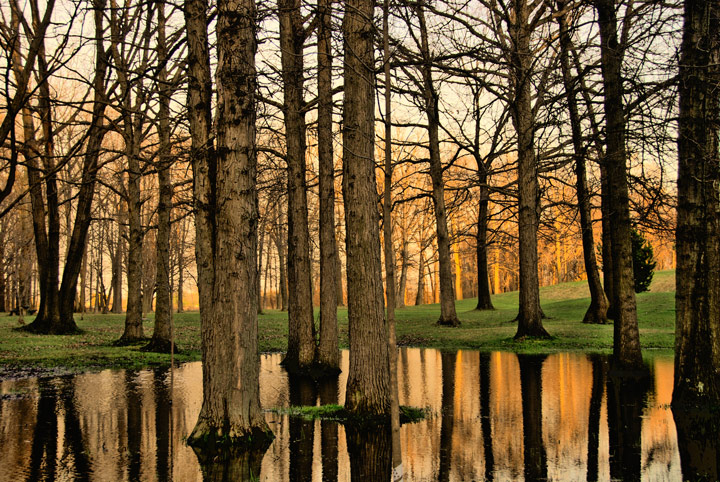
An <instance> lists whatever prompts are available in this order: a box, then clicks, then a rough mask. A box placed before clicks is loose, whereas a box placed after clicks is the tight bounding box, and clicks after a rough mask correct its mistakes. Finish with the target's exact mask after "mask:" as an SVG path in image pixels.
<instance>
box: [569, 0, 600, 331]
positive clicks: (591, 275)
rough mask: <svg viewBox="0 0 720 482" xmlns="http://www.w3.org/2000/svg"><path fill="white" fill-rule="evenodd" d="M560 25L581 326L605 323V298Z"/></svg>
mask: <svg viewBox="0 0 720 482" xmlns="http://www.w3.org/2000/svg"><path fill="white" fill-rule="evenodd" d="M564 9H565V1H564V0H558V11H561V12H563V11H564ZM557 21H558V24H559V26H560V66H561V68H562V75H563V84H564V86H565V95H566V97H567V102H568V113H569V115H570V128H571V130H572V141H573V149H574V153H575V177H576V181H575V183H576V191H577V199H578V211H579V212H580V230H581V232H582V243H583V259H584V261H585V273H586V274H587V281H588V287H589V289H590V306H589V307H588V309H587V311H586V312H585V316H584V317H583V322H584V323H606V322H607V309H608V302H607V298H605V292H604V291H603V287H602V284H601V283H600V274H599V273H598V267H597V260H596V259H595V239H594V237H593V227H592V213H591V211H590V195H589V194H588V189H587V174H586V172H585V153H586V151H587V150H586V149H585V146H584V145H583V140H582V130H581V125H580V123H581V120H580V114H579V111H578V105H577V98H576V97H575V80H574V79H573V77H572V72H571V70H570V54H569V52H570V49H571V44H572V39H571V37H570V32H569V30H568V28H569V27H568V24H567V14H566V13H563V15H561V16H559V17H558V19H557Z"/></svg>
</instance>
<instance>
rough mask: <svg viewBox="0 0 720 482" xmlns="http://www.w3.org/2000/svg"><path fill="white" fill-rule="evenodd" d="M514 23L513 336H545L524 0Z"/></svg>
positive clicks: (519, 1)
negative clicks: (516, 272)
mask: <svg viewBox="0 0 720 482" xmlns="http://www.w3.org/2000/svg"><path fill="white" fill-rule="evenodd" d="M513 4H514V10H515V24H514V26H513V27H512V28H511V36H512V38H513V44H514V50H513V51H512V56H511V57H512V70H513V78H514V91H515V92H514V93H515V99H514V101H513V102H512V105H511V110H512V117H513V122H514V124H515V130H516V131H517V138H518V238H519V247H520V249H519V251H520V253H519V258H520V293H519V296H520V310H519V313H518V329H517V333H516V334H515V338H523V337H526V336H530V337H547V336H549V334H548V332H547V331H545V328H544V327H543V324H542V310H541V309H540V282H539V279H538V254H537V231H538V228H539V213H540V193H539V188H538V172H537V158H536V157H535V139H534V134H533V132H534V129H535V116H534V113H533V112H534V111H533V106H532V92H531V76H532V62H533V56H532V53H531V51H530V33H531V28H530V25H529V23H528V22H529V18H528V16H529V6H528V4H527V1H526V0H514V2H513Z"/></svg>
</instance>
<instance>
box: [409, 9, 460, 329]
mask: <svg viewBox="0 0 720 482" xmlns="http://www.w3.org/2000/svg"><path fill="white" fill-rule="evenodd" d="M416 10H417V16H418V20H419V22H420V35H421V45H422V47H421V48H422V57H423V65H422V76H423V95H424V96H425V113H426V115H427V118H428V140H429V148H430V177H431V178H432V198H433V204H434V206H435V221H436V223H437V244H438V258H439V263H440V319H438V321H437V323H438V325H446V326H460V320H459V319H458V317H457V313H456V312H455V291H454V289H453V284H454V279H453V275H452V259H451V255H450V235H449V232H448V226H447V211H446V209H445V186H444V182H443V168H442V160H441V158H440V139H439V126H440V114H439V107H438V102H439V95H438V93H437V91H436V90H435V85H434V83H433V76H432V59H431V57H430V47H429V45H428V33H427V27H426V25H425V13H424V11H423V8H422V4H419V5H418V6H417V7H416Z"/></svg>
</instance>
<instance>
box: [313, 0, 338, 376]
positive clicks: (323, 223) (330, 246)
mask: <svg viewBox="0 0 720 482" xmlns="http://www.w3.org/2000/svg"><path fill="white" fill-rule="evenodd" d="M318 18H319V21H318V26H317V29H318V164H319V169H320V179H319V182H320V186H319V190H320V227H319V229H320V341H319V343H318V363H319V364H320V365H321V366H324V367H327V368H328V369H330V370H333V371H338V370H340V350H339V349H338V326H337V306H338V289H337V282H338V281H339V280H338V278H337V265H338V263H339V262H340V260H339V258H338V252H337V244H336V242H335V164H334V158H333V146H332V143H333V139H332V113H333V105H332V51H331V46H330V39H331V36H332V23H331V18H332V3H331V2H330V0H318Z"/></svg>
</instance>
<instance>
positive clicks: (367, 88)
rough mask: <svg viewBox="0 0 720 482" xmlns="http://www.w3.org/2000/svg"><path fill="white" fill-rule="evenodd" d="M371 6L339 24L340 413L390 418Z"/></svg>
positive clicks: (352, 8) (358, 4)
mask: <svg viewBox="0 0 720 482" xmlns="http://www.w3.org/2000/svg"><path fill="white" fill-rule="evenodd" d="M374 5H375V3H374V2H373V1H371V0H348V2H347V3H346V5H345V16H344V18H343V39H344V48H345V58H344V79H345V95H344V100H343V198H344V203H345V224H346V233H347V234H346V237H345V239H346V253H347V283H348V285H347V293H348V325H349V339H350V371H349V374H348V381H347V389H346V401H345V406H346V408H347V409H348V410H349V411H350V412H351V413H356V414H366V415H384V416H388V415H389V413H390V384H389V378H390V374H389V373H388V343H387V324H386V321H385V313H384V309H383V292H382V290H383V288H382V275H381V269H380V232H379V231H380V230H379V226H378V224H379V215H378V211H377V189H376V185H375V161H374V159H375V152H374V151H375V132H374V124H375V109H374V97H373V96H374V92H375V72H374V49H373V31H374V27H373V23H372V19H373V7H374ZM388 435H389V434H388ZM385 450H387V446H386V447H385ZM386 453H387V452H386ZM388 475H389V474H388Z"/></svg>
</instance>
